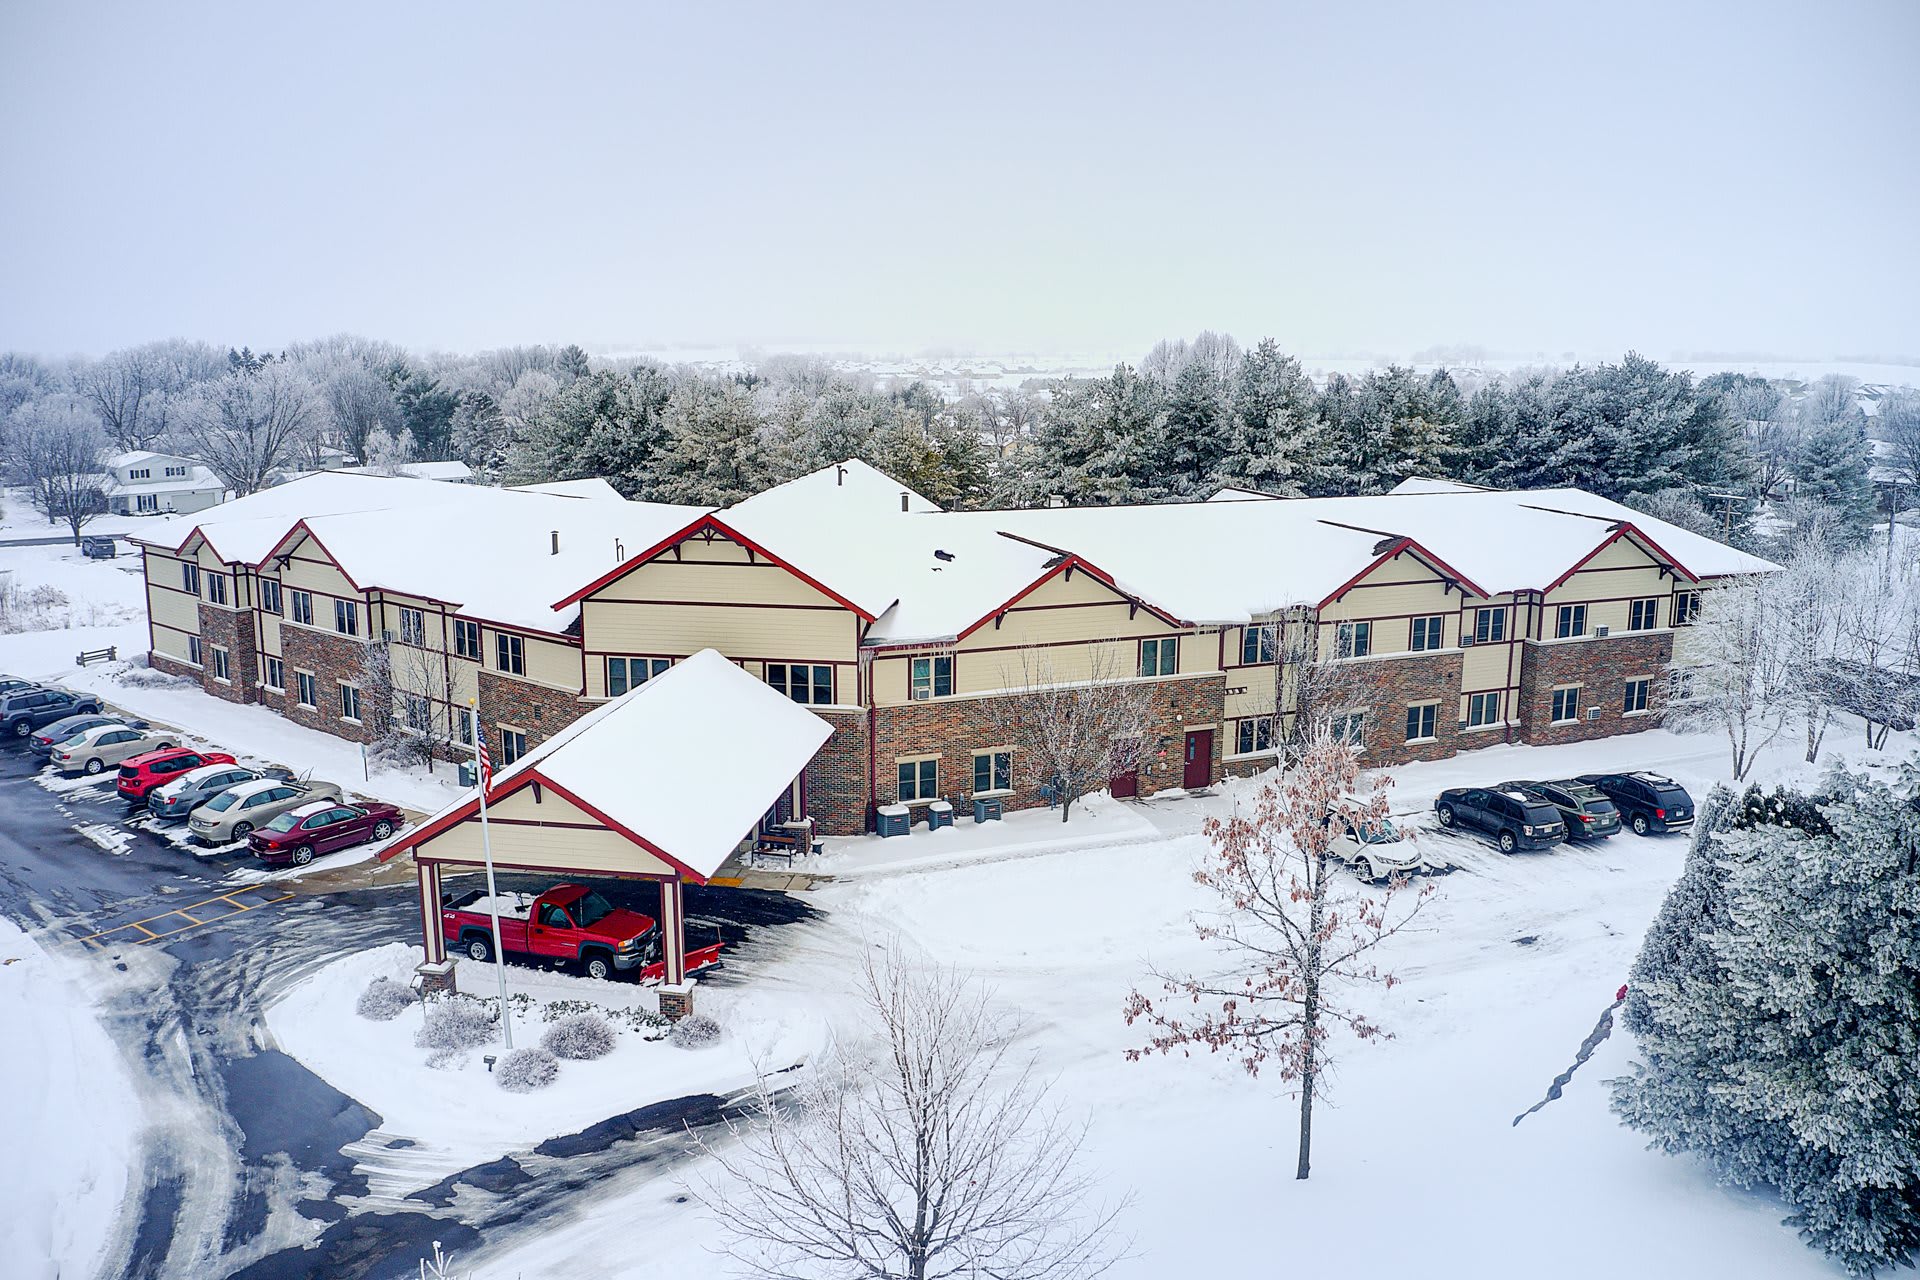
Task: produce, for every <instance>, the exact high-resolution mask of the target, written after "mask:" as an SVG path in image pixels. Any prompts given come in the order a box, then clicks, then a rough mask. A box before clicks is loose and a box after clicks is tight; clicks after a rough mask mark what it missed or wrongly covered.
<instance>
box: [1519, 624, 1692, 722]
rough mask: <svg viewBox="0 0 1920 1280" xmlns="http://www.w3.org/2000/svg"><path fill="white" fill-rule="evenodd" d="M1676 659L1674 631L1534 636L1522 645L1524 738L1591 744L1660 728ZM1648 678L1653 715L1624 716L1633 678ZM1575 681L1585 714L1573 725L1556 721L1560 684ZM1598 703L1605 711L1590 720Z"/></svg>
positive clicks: (1521, 706) (1650, 707)
mask: <svg viewBox="0 0 1920 1280" xmlns="http://www.w3.org/2000/svg"><path fill="white" fill-rule="evenodd" d="M1672 661H1673V632H1671V631H1646V632H1638V633H1633V634H1628V635H1612V636H1608V637H1606V638H1605V639H1594V638H1589V639H1585V640H1561V641H1550V640H1547V641H1543V640H1528V641H1527V642H1526V643H1525V644H1523V645H1522V646H1521V648H1520V694H1519V699H1520V703H1519V706H1518V707H1516V708H1515V713H1516V718H1517V719H1518V720H1519V721H1520V730H1519V732H1520V738H1521V740H1522V741H1523V742H1530V743H1534V744H1536V745H1546V744H1549V743H1555V742H1587V741H1591V740H1592V739H1594V738H1608V737H1612V736H1613V735H1615V734H1620V733H1638V732H1640V731H1641V730H1643V729H1652V728H1655V727H1657V726H1658V725H1659V723H1660V720H1661V712H1662V711H1663V709H1664V707H1663V704H1664V701H1665V697H1666V681H1665V679H1663V678H1662V677H1663V676H1664V674H1665V672H1666V670H1667V667H1668V665H1669V664H1670V663H1671V662H1672ZM1642 676H1644V677H1648V678H1650V679H1651V680H1652V684H1651V685H1650V686H1649V689H1648V697H1647V713H1646V714H1645V715H1634V716H1628V715H1624V714H1623V713H1622V712H1621V710H1620V705H1621V701H1622V699H1623V698H1624V697H1625V695H1626V684H1627V681H1628V680H1629V679H1633V678H1638V677H1642ZM1569 684H1577V685H1580V686H1581V689H1580V718H1579V719H1578V720H1576V721H1574V722H1573V723H1571V724H1554V723H1552V720H1553V690H1554V686H1556V685H1569ZM1593 707H1598V708H1599V709H1600V718H1599V719H1598V720H1589V719H1588V718H1587V711H1588V709H1589V708H1593Z"/></svg>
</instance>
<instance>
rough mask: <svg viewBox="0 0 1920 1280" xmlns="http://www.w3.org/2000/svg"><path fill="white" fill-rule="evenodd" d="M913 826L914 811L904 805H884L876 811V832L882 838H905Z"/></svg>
mask: <svg viewBox="0 0 1920 1280" xmlns="http://www.w3.org/2000/svg"><path fill="white" fill-rule="evenodd" d="M912 825H913V810H911V809H909V808H907V806H905V805H903V804H883V805H881V806H880V807H879V808H878V809H876V810H875V811H874V830H876V831H878V832H879V833H880V834H881V835H882V836H903V835H906V834H907V830H908V828H910V827H911V826H912Z"/></svg>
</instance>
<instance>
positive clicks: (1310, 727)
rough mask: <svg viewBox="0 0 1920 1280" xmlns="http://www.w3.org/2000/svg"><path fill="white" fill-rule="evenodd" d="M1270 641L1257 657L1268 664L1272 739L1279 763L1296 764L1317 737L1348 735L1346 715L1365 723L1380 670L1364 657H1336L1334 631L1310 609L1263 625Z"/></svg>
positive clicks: (1265, 643) (1348, 720)
mask: <svg viewBox="0 0 1920 1280" xmlns="http://www.w3.org/2000/svg"><path fill="white" fill-rule="evenodd" d="M1264 625H1265V626H1266V627H1267V628H1268V629H1269V631H1270V637H1271V638H1270V639H1263V640H1262V643H1261V653H1262V654H1263V655H1266V656H1267V657H1268V660H1269V661H1271V662H1272V663H1273V666H1272V668H1271V672H1272V676H1273V705H1274V740H1275V743H1276V745H1278V746H1279V748H1280V757H1281V760H1282V762H1283V763H1291V762H1293V761H1295V760H1298V759H1299V758H1300V757H1301V756H1302V755H1303V754H1305V752H1306V750H1307V749H1308V748H1309V747H1310V746H1311V745H1312V744H1313V743H1314V742H1316V741H1317V740H1318V739H1319V738H1320V737H1321V736H1322V735H1325V734H1328V733H1334V734H1335V735H1336V736H1341V737H1348V738H1352V740H1353V741H1354V742H1355V744H1356V745H1358V739H1357V738H1353V736H1352V732H1351V729H1352V720H1351V717H1352V716H1353V715H1354V714H1356V713H1358V714H1360V715H1361V717H1362V720H1361V723H1362V725H1364V723H1365V720H1366V718H1367V717H1369V716H1371V714H1372V713H1373V710H1374V708H1373V699H1374V696H1375V694H1377V693H1378V692H1379V691H1380V688H1381V668H1380V666H1379V665H1378V664H1377V663H1373V662H1369V661H1367V660H1366V658H1365V657H1360V658H1354V657H1345V658H1343V657H1341V656H1340V652H1339V645H1338V640H1337V635H1338V633H1337V631H1335V632H1334V633H1332V634H1327V631H1328V628H1329V627H1335V628H1337V626H1338V624H1337V623H1333V624H1323V623H1321V622H1320V621H1319V619H1318V618H1317V617H1316V616H1315V615H1314V614H1313V613H1312V612H1310V611H1307V610H1303V609H1295V610H1290V611H1289V612H1288V613H1287V614H1286V615H1285V616H1284V617H1283V618H1281V619H1279V620H1277V621H1275V622H1271V623H1267V624H1264Z"/></svg>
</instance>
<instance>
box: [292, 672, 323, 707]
mask: <svg viewBox="0 0 1920 1280" xmlns="http://www.w3.org/2000/svg"><path fill="white" fill-rule="evenodd" d="M293 684H294V697H296V698H298V699H299V701H300V705H301V706H303V707H318V706H319V705H320V691H319V690H318V689H317V688H316V687H315V686H314V681H313V672H311V671H296V672H294V673H293Z"/></svg>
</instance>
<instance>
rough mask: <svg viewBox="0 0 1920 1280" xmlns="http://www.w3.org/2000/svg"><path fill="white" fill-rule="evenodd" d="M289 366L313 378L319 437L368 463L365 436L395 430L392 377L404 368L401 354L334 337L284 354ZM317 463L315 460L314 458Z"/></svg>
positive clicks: (374, 343) (397, 413)
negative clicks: (320, 424)
mask: <svg viewBox="0 0 1920 1280" xmlns="http://www.w3.org/2000/svg"><path fill="white" fill-rule="evenodd" d="M288 356H289V357H290V358H291V359H292V360H293V362H294V364H295V366H296V367H297V368H299V369H300V370H301V371H302V372H303V373H305V374H306V375H307V376H308V377H309V378H311V379H312V380H313V383H314V386H315V388H316V390H317V392H318V396H319V400H320V405H321V418H322V420H323V421H324V423H325V430H324V433H323V432H321V431H316V432H315V433H314V434H313V437H312V439H313V441H314V442H315V443H316V444H317V443H318V442H319V440H320V439H321V436H322V434H326V435H330V436H332V437H333V439H334V441H335V442H337V443H339V444H340V446H341V447H342V448H344V449H345V450H346V451H347V452H348V453H350V454H352V455H353V456H354V457H355V458H358V459H359V460H360V461H361V462H366V461H368V458H367V438H368V437H369V436H370V435H372V434H373V433H374V432H375V431H381V430H385V431H390V432H397V431H399V430H400V426H401V414H400V405H399V402H398V401H397V400H396V399H395V397H394V394H393V375H394V372H395V371H396V370H398V369H403V368H405V367H406V364H407V353H406V351H405V350H403V349H402V348H400V347H397V346H395V345H394V344H392V343H390V342H380V341H377V340H375V339H371V338H362V337H359V336H357V335H354V334H346V333H343V334H336V335H335V336H333V337H331V338H322V339H320V340H319V341H317V342H310V343H302V344H300V345H298V346H295V347H294V348H293V349H292V350H291V351H289V352H288ZM314 464H315V465H316V466H317V465H318V459H317V458H315V459H314Z"/></svg>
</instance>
